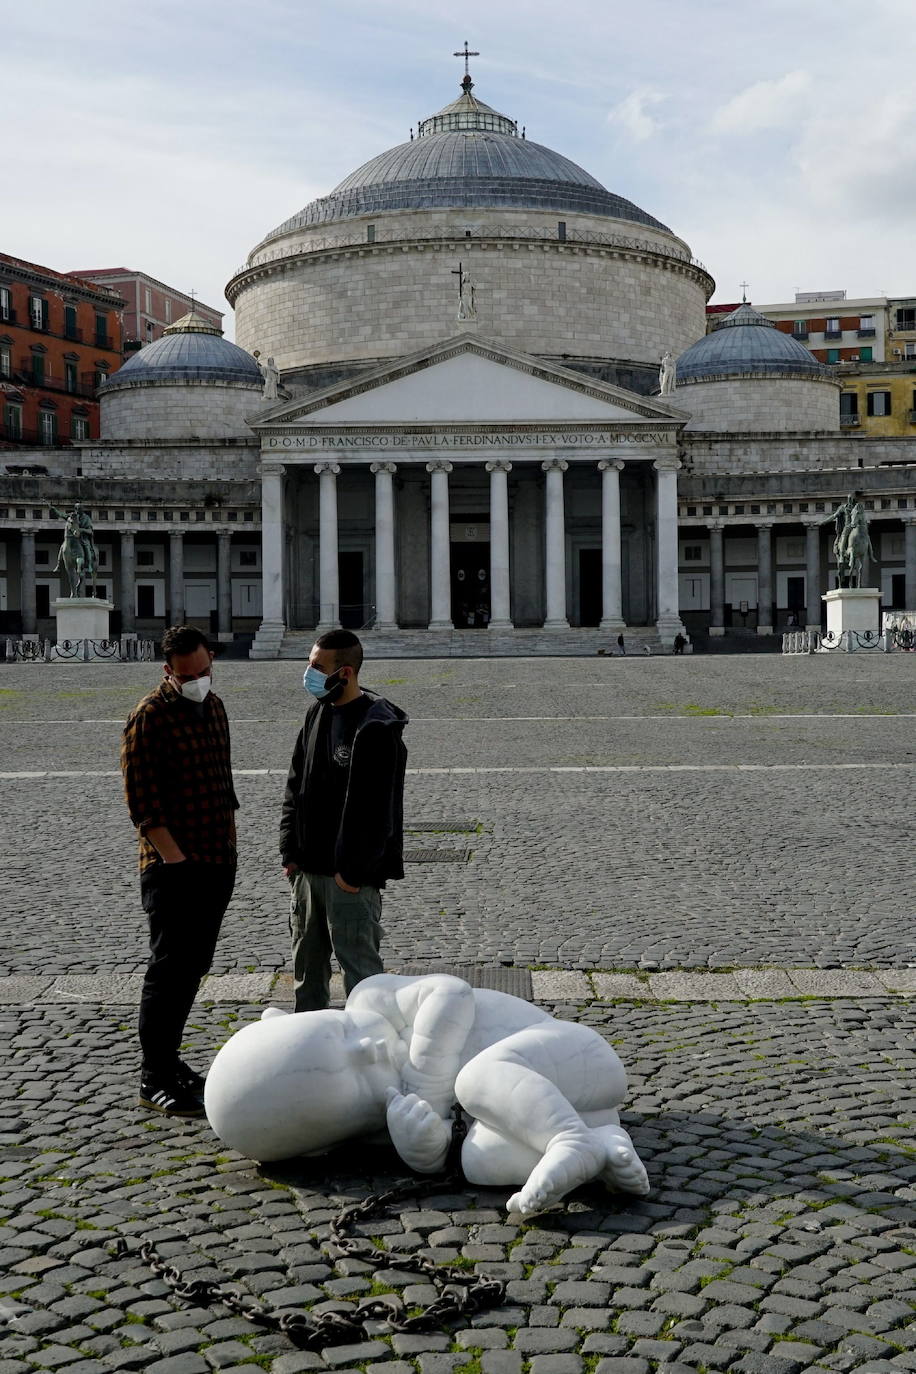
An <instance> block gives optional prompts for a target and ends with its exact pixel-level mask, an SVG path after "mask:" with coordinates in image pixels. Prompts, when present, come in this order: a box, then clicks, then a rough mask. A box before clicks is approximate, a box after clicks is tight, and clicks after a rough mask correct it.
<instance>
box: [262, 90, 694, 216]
mask: <svg viewBox="0 0 916 1374" xmlns="http://www.w3.org/2000/svg"><path fill="white" fill-rule="evenodd" d="M472 86H473V82H472V81H471V79H470V77H465V79H464V81H463V82H462V94H461V95H460V96H459V98H458V99H457V100H454V101H452V103H451V104H449V105H446V106H445V108H444V109H442V110H440V111H439V113H438V114H435V115H431V116H430V117H429V118H428V119H424V120H422V121H421V122H420V124H419V126H418V130H417V137H416V138H411V139H410V140H409V141H408V142H407V143H400V144H398V146H397V147H395V148H389V149H388V151H387V152H384V153H379V155H378V156H377V157H373V158H370V160H369V161H368V162H365V163H364V164H363V165H362V167H359V168H357V170H356V171H355V172H351V173H350V175H349V176H348V177H344V179H343V181H342V182H340V184H339V185H338V186H336V187H335V188H334V190H333V191H332V192H331V193H330V195H327V196H322V197H321V198H320V199H318V200H313V201H312V202H311V203H310V204H309V205H306V206H305V208H304V209H302V210H300V211H299V213H298V214H297V215H293V216H292V218H291V219H288V220H286V221H285V223H283V224H281V225H279V226H278V227H277V228H276V229H274V230H272V232H271V233H270V234H268V235H267V237H266V239H265V240H264V242H265V243H269V242H270V241H271V240H272V239H275V238H278V237H282V236H283V235H285V234H289V233H292V232H295V231H296V230H299V229H305V228H309V227H311V226H313V225H320V224H329V223H333V222H335V221H338V220H346V219H350V218H352V217H354V216H357V215H372V214H381V213H382V212H384V211H386V210H412V209H440V208H441V209H448V208H455V207H462V208H465V207H468V206H479V207H481V208H491V209H492V208H498V207H500V206H502V207H510V208H523V209H531V210H553V211H557V212H559V213H560V214H571V213H575V212H577V211H578V212H580V213H583V214H589V215H602V216H605V217H606V218H608V219H617V220H626V221H628V222H629V223H631V224H641V225H645V226H647V227H650V228H652V229H661V230H664V231H665V232H670V231H668V230H667V226H666V225H664V224H662V223H661V222H660V221H659V220H657V219H654V218H653V217H652V216H651V215H649V214H647V213H646V211H645V210H641V209H640V208H639V206H638V205H634V204H633V203H632V201H629V200H625V199H624V198H623V197H622V196H618V195H614V194H613V193H612V192H610V191H607V190H605V188H604V187H603V186H602V185H601V183H600V181H596V179H595V178H594V177H593V176H591V175H590V174H589V173H588V172H586V171H584V170H583V168H581V167H579V166H577V164H576V163H575V162H572V161H570V159H569V158H567V157H563V156H562V154H560V153H555V152H554V151H553V150H552V149H551V148H546V147H544V146H543V145H542V144H540V143H532V142H531V141H530V140H528V139H526V138H525V135H524V130H523V131H522V133H521V134H519V131H518V126H517V124H516V122H515V121H514V120H512V119H509V118H508V117H507V116H506V115H502V114H500V113H499V111H498V110H494V109H492V108H491V107H490V106H489V105H485V104H484V103H483V101H480V100H478V99H477V98H476V96H474V95H473V94H472V93H471V88H472Z"/></svg>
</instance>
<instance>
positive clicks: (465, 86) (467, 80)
mask: <svg viewBox="0 0 916 1374" xmlns="http://www.w3.org/2000/svg"><path fill="white" fill-rule="evenodd" d="M479 56H480V53H479V52H473V51H471V49H470V48H469V47H468V40H467V39H465V40H464V48H463V50H459V51H458V52H453V53H452V57H463V58H464V78H463V80H462V82H461V89H462V90H463V91H469V90H470V89H471V87H472V86H473V85H474V83H473V81H472V80H471V74H470V72H469V71H468V58H469V57H479Z"/></svg>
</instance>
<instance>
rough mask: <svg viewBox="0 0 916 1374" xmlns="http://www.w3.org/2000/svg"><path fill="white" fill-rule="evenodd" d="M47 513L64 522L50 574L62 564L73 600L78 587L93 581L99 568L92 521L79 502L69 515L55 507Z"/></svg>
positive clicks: (75, 502)
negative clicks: (55, 559) (61, 540)
mask: <svg viewBox="0 0 916 1374" xmlns="http://www.w3.org/2000/svg"><path fill="white" fill-rule="evenodd" d="M50 509H51V513H52V514H53V515H57V516H59V517H60V519H61V520H63V521H64V538H63V542H62V544H61V546H60V549H59V551H58V554H57V562H56V563H55V565H54V568H53V569H52V571H53V572H58V571H59V569H60V565H61V563H63V565H64V570H65V572H66V574H67V579H68V581H69V583H70V595H71V596H77V595H78V594H79V590H80V587H81V586H83V585H84V584H86V583H89V582H90V581H93V580H94V579H95V573H96V569H97V568H98V565H99V559H98V553H97V550H96V547H95V533H94V530H93V526H92V518H91V517H90V515H89V512H88V511H87V510H83V506H82V503H81V502H80V501H74V503H73V510H72V511H70V513H69V514H65V513H64V511H61V510H58V509H57V507H56V506H51V508H50Z"/></svg>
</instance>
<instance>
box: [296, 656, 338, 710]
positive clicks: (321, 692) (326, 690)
mask: <svg viewBox="0 0 916 1374" xmlns="http://www.w3.org/2000/svg"><path fill="white" fill-rule="evenodd" d="M335 678H336V679H337V680H336V681H334V679H335ZM329 682H330V683H331V685H330V687H329V686H328V683H329ZM302 685H303V687H304V688H305V690H306V691H307V692H310V693H311V695H312V696H313V697H316V698H317V699H318V701H328V700H331V699H333V698H334V697H336V696H339V694H340V693H341V692H342V691H343V686H344V684H343V681H342V679H340V678H338V677H337V674H336V673H323V672H322V671H321V669H320V668H313V667H312V665H311V664H309V666H308V667H307V668H306V670H305V672H304V673H303V674H302Z"/></svg>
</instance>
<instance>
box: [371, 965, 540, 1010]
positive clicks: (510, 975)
mask: <svg viewBox="0 0 916 1374" xmlns="http://www.w3.org/2000/svg"><path fill="white" fill-rule="evenodd" d="M390 972H391V973H395V972H397V973H401V974H403V975H404V976H405V977H407V978H420V977H422V976H423V975H424V974H427V973H449V974H451V976H452V977H453V978H463V979H464V981H465V982H466V983H470V985H471V987H472V988H492V989H493V991H494V992H508V993H511V994H512V996H513V997H521V998H523V999H524V1000H525V1001H527V1002H530V1001H531V1000H532V998H533V996H534V989H533V988H532V986H531V974H530V973H529V972H528V970H527V969H526V968H502V967H501V966H499V965H490V964H444V963H436V962H434V961H433V960H430V961H428V962H424V963H414V964H406V965H405V966H404V968H399V969H391V970H390Z"/></svg>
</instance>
